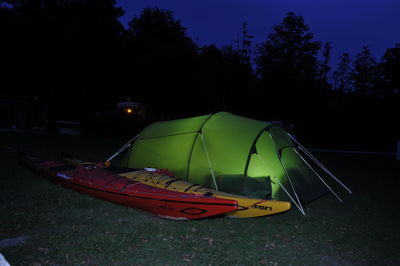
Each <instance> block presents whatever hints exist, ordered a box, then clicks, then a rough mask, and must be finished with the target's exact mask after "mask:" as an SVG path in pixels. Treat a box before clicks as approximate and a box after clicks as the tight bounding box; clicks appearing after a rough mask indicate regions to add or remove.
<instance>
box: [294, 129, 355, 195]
mask: <svg viewBox="0 0 400 266" xmlns="http://www.w3.org/2000/svg"><path fill="white" fill-rule="evenodd" d="M287 134H288V135H289V137H290V138H291V139H292V140H294V142H296V144H297V145H298V146H299V148H300V150H301V151H303V152H304V153H305V154H307V156H308V157H310V158H311V159H312V160H313V161H314V162H315V163H316V164H318V166H319V167H321V168H322V169H323V170H324V171H325V172H326V173H327V174H328V175H329V176H331V177H332V178H333V179H334V180H335V181H336V182H338V183H339V184H340V185H341V186H342V187H343V188H345V189H346V190H347V191H348V192H349V194H351V193H352V191H351V190H350V189H349V188H348V187H347V186H346V185H345V184H344V183H343V182H342V181H340V180H339V179H338V178H337V177H336V176H335V175H334V174H332V173H331V171H329V170H328V169H327V168H326V167H325V166H324V165H323V164H322V163H321V162H320V161H318V160H317V158H315V157H314V156H313V155H312V154H311V153H310V152H309V151H307V149H306V148H304V147H303V146H302V145H301V144H300V143H299V142H298V141H297V140H296V139H295V138H294V137H293V136H292V135H291V134H289V133H287Z"/></svg>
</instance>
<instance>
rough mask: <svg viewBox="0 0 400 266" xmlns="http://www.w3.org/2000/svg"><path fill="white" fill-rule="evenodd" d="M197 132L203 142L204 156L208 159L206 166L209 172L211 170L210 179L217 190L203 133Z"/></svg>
mask: <svg viewBox="0 0 400 266" xmlns="http://www.w3.org/2000/svg"><path fill="white" fill-rule="evenodd" d="M199 134H200V137H201V140H202V142H203V146H204V151H205V152H206V157H207V161H208V167H209V168H210V172H211V176H212V179H213V183H214V187H215V190H218V186H217V181H216V180H215V175H214V171H213V168H212V166H211V160H210V157H209V156H208V151H207V147H206V142H205V140H204V137H203V133H201V132H199Z"/></svg>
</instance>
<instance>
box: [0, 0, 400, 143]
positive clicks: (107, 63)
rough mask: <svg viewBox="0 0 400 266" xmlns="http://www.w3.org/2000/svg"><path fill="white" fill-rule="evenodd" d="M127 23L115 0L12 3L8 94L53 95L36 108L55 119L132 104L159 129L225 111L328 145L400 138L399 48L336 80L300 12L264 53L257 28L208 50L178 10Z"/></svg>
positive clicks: (1, 4)
mask: <svg viewBox="0 0 400 266" xmlns="http://www.w3.org/2000/svg"><path fill="white" fill-rule="evenodd" d="M123 13H124V11H123V10H122V9H121V8H119V7H117V6H116V1H115V0H0V39H1V42H0V53H1V61H2V64H1V67H2V69H1V72H0V73H1V81H2V87H3V88H2V89H3V91H4V92H9V93H11V94H15V92H22V91H24V90H27V91H30V92H34V93H35V94H36V95H37V94H41V93H44V94H45V95H47V96H42V97H40V98H39V100H38V101H37V100H34V104H37V103H38V102H40V104H42V105H46V108H45V109H46V110H47V111H46V113H48V119H47V120H48V121H54V120H55V119H74V120H81V121H84V120H87V119H90V117H93V115H95V114H96V113H99V112H104V111H107V110H110V109H112V108H115V105H116V102H118V101H121V100H123V98H121V97H120V96H116V95H130V97H131V98H132V99H133V100H134V101H139V102H143V103H146V104H147V105H148V106H149V110H150V112H149V116H151V118H150V120H151V119H156V120H158V119H172V118H179V117H186V116H192V115H201V114H206V113H212V112H216V111H221V110H225V111H230V112H233V113H237V114H241V115H246V116H250V117H254V118H259V119H263V120H283V121H284V122H291V123H294V125H295V131H297V132H299V134H300V133H301V132H303V133H304V137H305V138H307V137H309V139H310V141H315V142H317V143H318V136H320V138H321V139H325V140H326V139H330V140H332V143H343V141H347V142H348V143H355V142H354V141H356V142H359V143H365V141H366V139H369V142H379V141H378V140H377V135H373V134H372V133H371V134H363V136H365V139H364V138H361V139H360V137H359V136H360V134H361V133H365V132H372V131H371V130H370V126H369V125H371V124H379V125H380V127H381V129H380V130H379V132H380V136H384V135H385V134H389V135H390V136H389V138H388V139H389V140H388V141H390V142H394V141H395V140H396V139H397V138H398V137H399V136H398V131H395V130H394V129H393V128H394V126H393V124H394V123H395V121H393V117H394V116H395V114H396V112H397V110H396V108H398V105H399V90H400V81H399V77H400V65H399V62H400V52H399V51H400V46H399V44H397V45H396V46H395V47H394V48H388V49H387V50H386V52H385V54H384V55H383V56H382V58H381V59H380V61H379V60H377V59H375V58H374V57H373V56H372V55H371V52H370V50H369V48H368V47H367V46H365V47H363V48H362V50H361V51H360V53H358V54H357V55H355V56H354V58H352V57H351V56H350V55H349V54H346V53H345V54H343V56H342V57H341V60H340V62H339V65H338V66H337V67H336V68H335V71H334V74H333V76H332V77H331V75H330V70H331V67H330V65H329V60H330V52H331V50H332V43H330V42H328V43H325V44H322V43H320V42H318V41H315V40H314V36H313V34H312V32H311V31H310V29H309V27H308V25H307V24H306V22H305V20H304V18H303V17H302V16H298V15H296V14H294V13H292V12H289V13H288V14H287V15H286V16H285V17H284V18H283V20H282V22H281V23H280V24H277V25H275V26H274V27H273V29H272V31H271V33H270V34H269V35H268V36H267V39H266V40H265V42H263V43H261V44H259V45H258V46H257V47H258V48H257V51H256V53H254V51H252V50H251V47H254V45H252V38H253V36H252V35H251V34H250V33H249V32H248V30H247V28H246V25H247V23H243V28H242V29H241V31H242V35H243V36H242V37H241V38H239V39H240V40H238V43H237V45H227V46H225V47H222V48H218V47H216V46H215V45H208V46H203V47H199V46H198V45H197V44H196V43H195V42H193V40H192V39H191V38H190V37H189V36H188V35H187V33H186V29H185V28H184V27H183V26H182V24H181V22H180V21H178V20H176V19H175V18H174V15H173V13H172V12H171V11H167V10H162V9H159V8H146V9H144V10H142V12H141V13H140V14H138V16H134V17H133V18H132V20H131V22H130V23H129V27H128V28H127V29H125V28H124V27H123V26H122V24H121V23H120V22H119V20H118V19H119V17H120V16H121V15H123ZM239 30H240V29H238V31H239ZM252 59H255V60H254V62H253V60H252ZM253 69H255V70H256V71H253ZM38 92H39V93H38ZM32 99H37V98H32ZM71 117H72V118H71ZM343 126H344V127H345V128H346V130H345V132H347V133H348V132H353V133H351V134H354V136H352V137H351V138H350V139H346V138H347V137H346V136H349V134H347V135H346V134H344V130H343ZM339 128H341V129H339ZM314 130H318V131H314ZM312 132H316V133H312ZM383 132H385V134H384V133H383ZM388 132H389V133H388ZM359 133H360V134H359ZM375 133H376V132H375ZM375 133H374V134H375ZM351 134H350V135H351ZM371 139H372V140H371ZM378 139H379V138H378ZM391 145H392V144H391Z"/></svg>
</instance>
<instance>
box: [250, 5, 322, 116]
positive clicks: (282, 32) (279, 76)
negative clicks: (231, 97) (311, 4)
mask: <svg viewBox="0 0 400 266" xmlns="http://www.w3.org/2000/svg"><path fill="white" fill-rule="evenodd" d="M319 50H320V43H319V42H317V41H313V34H312V33H311V32H310V31H309V27H308V25H307V24H305V22H304V18H303V17H301V16H296V15H295V14H294V13H292V12H289V13H288V14H287V15H286V17H285V18H284V19H283V21H282V23H281V24H279V25H276V26H274V27H273V29H272V32H271V33H270V34H269V35H268V39H267V41H265V42H263V43H262V44H261V45H260V46H259V47H258V56H257V58H256V63H257V74H258V76H259V78H260V80H261V88H260V89H261V90H265V93H266V94H267V95H268V96H269V97H270V98H271V99H275V102H276V103H277V106H275V107H274V108H273V110H271V109H269V110H268V111H269V112H271V111H274V109H275V112H276V113H275V115H279V114H278V112H277V111H278V106H279V105H280V104H281V103H282V101H285V102H286V103H288V104H289V105H291V106H292V107H294V108H300V106H303V107H305V108H307V105H308V103H309V102H310V101H312V100H311V99H314V97H315V94H314V92H315V90H314V89H315V87H316V86H315V83H316V82H315V81H316V77H317V73H318V72H317V70H318V60H317V53H318V51H319ZM302 100H303V101H307V103H306V104H305V105H304V102H302ZM303 107H302V108H303ZM279 113H282V109H279Z"/></svg>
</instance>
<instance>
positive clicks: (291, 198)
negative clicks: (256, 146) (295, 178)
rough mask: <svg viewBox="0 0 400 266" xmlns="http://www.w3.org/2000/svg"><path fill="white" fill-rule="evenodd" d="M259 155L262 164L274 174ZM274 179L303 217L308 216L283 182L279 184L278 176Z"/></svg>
mask: <svg viewBox="0 0 400 266" xmlns="http://www.w3.org/2000/svg"><path fill="white" fill-rule="evenodd" d="M256 154H257V156H258V158H259V159H260V161H262V162H264V164H265V166H266V167H267V168H268V170H269V171H270V172H272V171H271V170H270V168H269V166H268V165H267V163H265V161H264V160H263V159H262V158H261V155H260V154H258V153H256ZM274 178H275V179H276V181H277V183H278V184H279V186H281V188H282V189H283V191H285V193H286V194H287V195H288V197H289V198H290V200H291V201H292V202H293V203H294V205H295V206H296V207H297V209H299V211H300V212H301V213H302V214H303V215H306V213H305V212H304V209H303V207H300V206H301V205H300V206H299V205H298V204H297V203H296V201H295V200H294V199H293V197H292V196H291V195H290V193H289V192H288V191H287V190H286V188H285V187H284V186H283V184H282V183H281V182H279V179H278V178H277V177H276V176H274Z"/></svg>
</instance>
